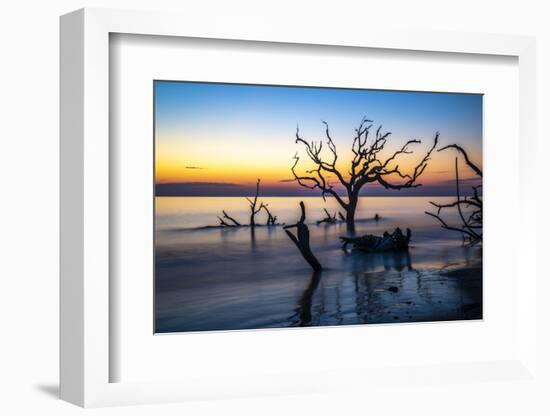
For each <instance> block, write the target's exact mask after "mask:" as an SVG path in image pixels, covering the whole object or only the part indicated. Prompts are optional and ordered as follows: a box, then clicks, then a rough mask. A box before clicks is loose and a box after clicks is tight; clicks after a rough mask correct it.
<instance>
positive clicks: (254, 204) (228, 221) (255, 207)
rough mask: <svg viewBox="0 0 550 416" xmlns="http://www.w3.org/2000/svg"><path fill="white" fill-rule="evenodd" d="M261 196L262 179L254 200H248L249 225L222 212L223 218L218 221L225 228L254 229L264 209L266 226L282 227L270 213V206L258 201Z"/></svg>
mask: <svg viewBox="0 0 550 416" xmlns="http://www.w3.org/2000/svg"><path fill="white" fill-rule="evenodd" d="M259 195H260V179H258V181H257V182H256V193H255V195H254V197H253V198H246V200H247V201H248V204H249V206H250V222H249V224H241V223H240V222H239V221H237V220H236V219H235V218H233V217H231V216H230V215H229V214H228V213H227V212H226V211H222V214H223V215H222V216H221V217H219V216H218V219H219V220H220V225H221V226H223V227H252V228H254V227H255V226H256V215H257V214H259V212H260V211H261V210H262V209H263V210H265V212H266V214H267V222H266V225H282V224H279V223H277V217H276V216H275V215H273V214H272V213H271V211H269V208H268V204H265V203H263V202H259V201H258V197H259Z"/></svg>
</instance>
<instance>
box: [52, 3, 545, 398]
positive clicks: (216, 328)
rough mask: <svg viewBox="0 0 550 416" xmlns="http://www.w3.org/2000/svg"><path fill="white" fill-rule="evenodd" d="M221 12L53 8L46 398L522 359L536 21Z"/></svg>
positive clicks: (279, 384) (422, 376)
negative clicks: (57, 314) (53, 370)
mask: <svg viewBox="0 0 550 416" xmlns="http://www.w3.org/2000/svg"><path fill="white" fill-rule="evenodd" d="M233 27H234V26H232V25H230V24H229V23H228V24H226V25H224V24H221V25H215V27H214V26H213V27H211V28H205V26H204V25H201V24H199V23H198V22H194V21H193V19H192V18H191V17H190V16H174V15H167V14H162V13H158V14H156V13H142V12H122V11H112V10H95V9H92V10H90V9H85V10H79V11H76V12H74V13H71V14H69V15H66V16H63V17H62V18H61V84H62V85H61V113H62V119H61V210H62V212H61V251H62V259H61V396H62V398H63V399H65V400H67V401H70V402H72V403H75V404H78V405H81V406H105V405H115V404H137V403H155V402H165V401H183V400H193V399H199V398H200V399H204V398H223V397H248V396H255V395H265V394H282V393H291V394H296V393H311V392H322V391H335V390H342V389H357V388H368V389H370V391H373V390H376V389H377V388H381V387H380V383H381V382H382V384H383V383H384V382H383V380H387V381H388V382H389V380H391V379H395V378H398V379H399V380H400V383H402V384H403V385H404V386H407V385H412V384H414V385H418V384H419V383H420V384H422V383H425V384H426V385H428V384H429V383H430V382H433V381H434V380H436V381H437V382H438V383H439V382H455V381H457V380H461V381H466V382H469V383H479V382H481V381H487V380H491V381H502V380H506V381H518V382H519V381H524V380H527V379H529V380H533V379H534V374H535V372H536V361H535V353H534V352H535V348H536V323H535V322H536V319H535V317H536V302H534V297H535V293H536V279H537V272H536V269H535V261H533V258H532V257H533V256H534V252H532V251H530V250H529V249H528V245H527V244H526V242H528V241H534V240H535V239H536V236H535V230H536V225H535V224H536V218H534V216H533V215H532V214H529V215H525V212H527V206H528V204H529V200H530V198H532V195H533V194H534V193H533V192H532V190H531V189H530V188H531V187H532V186H533V185H532V184H530V183H529V181H528V169H529V160H530V157H531V156H532V154H533V152H534V151H535V149H534V146H532V145H533V144H534V137H535V132H534V130H533V126H534V120H533V117H534V114H535V111H534V107H535V100H534V91H535V79H534V59H535V56H534V41H533V39H531V38H523V37H512V36H504V35H503V36H493V35H480V34H448V33H441V34H437V36H434V35H433V34H427V33H420V32H418V33H397V32H377V31H372V32H367V33H364V32H363V31H357V32H355V31H354V30H351V31H344V32H342V31H337V30H329V31H327V30H326V28H323V27H316V26H315V25H312V28H311V30H308V32H307V34H306V33H303V32H302V31H301V30H300V29H299V28H295V29H290V30H285V31H284V33H283V32H282V31H280V30H279V29H278V28H277V27H276V25H275V24H270V23H267V22H263V23H262V24H260V23H259V22H247V21H246V20H243V25H242V26H241V30H242V31H241V32H239V33H235V32H234V31H233V30H232V28H233ZM520 143H521V146H520ZM510 172H517V174H514V175H510ZM503 178H506V180H504V179H503ZM507 218H518V220H517V222H518V226H517V227H512V228H511V229H510V228H509V227H508V228H506V238H503V224H506V221H507ZM511 241H513V242H514V244H510V242H511ZM502 258H506V259H507V261H506V262H502V261H501V259H502ZM520 270H522V272H521V279H520V278H519V275H520ZM405 345H406V348H404V346H405ZM358 358H360V360H358ZM327 374H329V375H330V376H327ZM342 380H345V381H342Z"/></svg>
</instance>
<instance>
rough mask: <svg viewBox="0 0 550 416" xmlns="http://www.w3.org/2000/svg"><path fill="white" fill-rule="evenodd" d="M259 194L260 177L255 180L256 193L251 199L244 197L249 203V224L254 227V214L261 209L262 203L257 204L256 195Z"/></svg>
mask: <svg viewBox="0 0 550 416" xmlns="http://www.w3.org/2000/svg"><path fill="white" fill-rule="evenodd" d="M259 194H260V179H258V181H257V182H256V195H254V198H253V199H250V198H246V200H247V201H248V203H249V204H250V226H251V227H254V226H255V225H256V221H255V218H256V214H257V213H259V212H260V211H261V210H262V205H261V204H260V206H258V195H259Z"/></svg>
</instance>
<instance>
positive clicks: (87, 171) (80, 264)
mask: <svg viewBox="0 0 550 416" xmlns="http://www.w3.org/2000/svg"><path fill="white" fill-rule="evenodd" d="M341 29H342V28H340V27H339V28H338V30H330V28H326V27H320V26H316V25H315V24H312V25H311V27H308V30H307V31H303V30H302V28H300V27H286V28H285V30H284V31H283V30H281V29H280V27H279V26H278V25H277V24H276V23H275V22H269V21H262V22H259V21H254V22H252V21H247V20H245V19H243V21H242V22H239V25H235V24H234V22H228V21H225V20H220V21H217V22H216V24H215V25H205V24H204V22H200V21H195V20H194V19H193V17H192V16H190V15H178V14H176V15H174V14H167V13H151V12H134V11H132V12H130V11H116V10H106V9H82V10H78V11H76V12H73V13H70V14H68V15H65V16H63V17H62V18H61V235H60V238H61V283H60V286H61V308H60V309H61V310H60V319H61V339H60V350H61V351H60V354H61V355H60V359H61V370H60V371H61V389H60V394H61V398H62V399H64V400H67V401H69V402H71V403H74V404H77V405H80V406H85V407H88V406H107V405H119V404H138V403H158V402H168V401H182V400H190V399H196V398H214V397H241V396H249V395H255V394H271V393H272V392H276V393H281V392H287V393H300V392H319V391H325V390H334V389H338V388H342V386H341V385H340V384H339V383H338V381H337V380H339V379H342V378H343V377H341V375H342V374H343V373H346V374H347V378H349V377H350V375H349V374H350V370H349V369H342V370H334V374H333V378H334V380H335V381H333V382H331V381H330V380H329V381H325V382H320V381H318V380H317V381H315V375H314V374H310V375H307V374H305V375H299V376H298V375H296V374H284V373H283V374H279V375H277V376H272V377H268V378H265V379H263V380H249V381H248V382H243V381H239V380H238V378H236V377H235V375H234V374H220V375H219V377H218V378H217V379H216V380H212V379H211V378H210V379H209V378H207V377H202V378H201V377H200V374H197V373H195V374H193V375H192V376H190V377H189V378H188V379H187V380H184V381H161V382H147V383H124V382H118V383H114V382H110V375H109V368H110V363H111V362H112V360H114V359H116V357H114V356H113V354H112V352H111V350H110V348H109V345H110V342H109V337H110V326H109V325H110V312H109V310H110V308H112V306H113V305H111V304H110V303H111V302H112V298H110V296H109V292H110V290H111V289H112V288H110V282H109V275H110V267H112V263H111V261H110V253H109V241H110V240H109V239H110V231H109V229H110V220H111V218H110V205H109V204H110V195H109V189H110V186H109V184H110V169H112V168H113V167H112V166H111V164H112V163H113V162H112V160H110V157H109V136H110V132H109V116H110V115H109V94H110V86H109V36H110V34H113V33H123V34H136V35H154V36H171V37H191V38H207V39H226V40H246V41H260V42H280V43H292V44H306V45H332V46H335V47H356V48H382V49H389V50H410V51H430V52H438V53H453V54H474V55H475V54H483V55H504V56H511V57H515V58H517V59H518V66H519V90H520V91H519V138H520V140H521V144H522V145H521V146H518V152H519V164H520V172H519V184H520V190H519V192H520V197H521V202H520V206H519V208H518V209H519V212H520V214H521V213H522V214H524V215H520V218H521V220H520V221H521V227H522V230H525V231H523V232H522V236H521V238H522V241H523V242H524V243H525V242H529V241H535V240H536V235H535V232H536V228H537V227H536V218H535V216H534V215H532V213H529V215H527V212H528V207H529V205H530V204H533V202H532V201H533V198H534V195H535V192H534V190H533V189H532V188H533V186H534V184H532V183H531V182H530V181H529V176H528V167H529V165H528V164H529V161H530V160H532V159H533V154H534V153H535V152H536V149H535V143H536V136H535V134H536V132H535V130H534V129H535V127H534V126H535V125H536V123H535V121H536V120H535V119H534V117H535V114H536V112H535V88H536V84H535V42H534V39H533V38H529V37H517V36H506V35H487V34H464V33H452V34H451V33H437V34H434V33H428V32H396V31H391V32H390V31H387V32H384V31H377V30H370V31H369V30H366V31H365V29H364V28H353V27H350V28H347V30H344V31H343V30H341ZM534 256H535V252H534V251H532V250H531V251H530V250H528V245H527V244H521V242H520V244H519V248H518V261H519V262H520V264H521V268H522V270H523V271H524V276H523V278H522V280H521V284H520V287H519V288H518V293H517V303H518V317H519V318H518V319H519V321H520V322H519V335H518V339H519V345H518V348H517V356H516V357H513V358H511V359H510V360H506V361H502V360H501V361H499V362H476V363H468V364H464V363H463V364H461V365H456V364H454V363H442V364H441V365H439V366H433V365H432V366H422V365H421V363H419V367H418V368H417V369H416V370H415V371H416V372H415V376H414V377H412V378H411V380H412V379H414V378H415V377H420V379H423V380H429V379H432V380H433V379H434V378H435V377H436V374H437V375H438V377H439V375H440V374H441V373H445V374H446V376H445V377H449V378H450V379H460V380H463V381H469V380H470V381H471V382H476V381H478V379H476V377H474V376H473V374H476V373H479V372H489V373H491V372H493V373H494V374H504V375H505V376H503V377H508V379H510V378H512V379H515V377H517V379H518V380H523V379H525V378H526V377H527V378H530V377H534V376H535V375H536V370H537V364H536V354H535V352H536V344H537V339H536V302H535V293H536V280H537V278H538V275H537V271H536V269H535V264H536V261H535V259H534ZM338 372H340V373H341V374H339V375H338V374H337V373H338ZM388 372H389V373H391V374H392V377H395V376H396V375H397V376H398V377H402V376H403V374H401V373H400V372H399V371H398V370H396V369H388V368H381V369H379V370H377V371H374V370H371V371H369V373H368V374H364V373H360V372H354V371H351V373H353V379H354V380H355V381H354V382H357V383H359V384H360V385H361V384H365V385H366V384H369V383H370V384H373V383H376V382H377V381H379V380H380V379H383V378H384V374H385V373H388ZM404 372H405V373H407V371H404ZM408 373H410V370H408ZM404 378H405V379H406V377H404ZM497 378H498V377H497ZM312 381H314V382H312ZM410 382H411V383H412V382H413V381H410ZM281 386H284V388H283V387H281Z"/></svg>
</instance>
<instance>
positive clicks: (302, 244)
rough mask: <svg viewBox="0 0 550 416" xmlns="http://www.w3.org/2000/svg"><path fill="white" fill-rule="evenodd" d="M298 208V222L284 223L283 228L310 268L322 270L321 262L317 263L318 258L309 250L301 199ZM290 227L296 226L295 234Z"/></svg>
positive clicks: (304, 208)
mask: <svg viewBox="0 0 550 416" xmlns="http://www.w3.org/2000/svg"><path fill="white" fill-rule="evenodd" d="M300 209H301V210H302V214H301V216H300V219H299V220H298V222H297V223H296V224H292V225H285V226H284V227H283V228H284V230H285V232H286V234H287V235H288V237H289V238H290V239H291V240H292V242H293V243H294V244H296V247H298V250H300V253H301V254H302V256H303V257H304V259H305V260H306V261H307V262H308V264H309V265H310V266H311V268H312V269H313V270H314V271H316V272H318V271H321V270H323V267H322V266H321V263H319V260H317V257H315V255H314V254H313V252H312V251H311V247H310V246H309V228H308V226H307V225H306V224H305V220H306V207H305V206H304V202H303V201H300ZM291 228H296V235H294V234H292V232H290V231H289V230H290V229H291Z"/></svg>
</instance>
